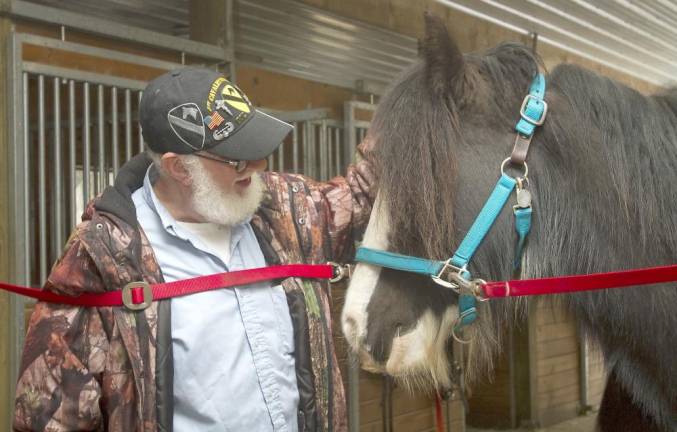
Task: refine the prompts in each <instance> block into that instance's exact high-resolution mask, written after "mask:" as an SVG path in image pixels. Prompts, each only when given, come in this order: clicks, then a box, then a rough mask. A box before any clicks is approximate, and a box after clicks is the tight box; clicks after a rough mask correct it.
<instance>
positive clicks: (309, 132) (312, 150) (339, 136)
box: [264, 108, 350, 181]
mask: <svg viewBox="0 0 677 432" xmlns="http://www.w3.org/2000/svg"><path fill="white" fill-rule="evenodd" d="M264 111H266V112H268V113H269V114H271V115H274V116H276V117H277V118H279V119H280V120H283V121H286V122H288V123H291V124H292V125H293V126H294V130H293V131H292V133H291V135H290V136H288V137H287V139H285V141H284V142H283V143H282V144H281V145H280V147H278V149H277V150H276V151H275V152H274V153H273V154H272V155H270V156H269V157H268V169H269V170H271V171H280V172H282V171H285V172H293V173H302V174H304V175H307V176H309V177H312V178H314V179H317V180H321V181H323V180H328V179H330V178H332V177H334V176H337V175H340V174H341V173H343V172H345V168H346V166H347V165H348V163H349V161H350V159H349V158H346V155H345V151H344V148H345V145H346V144H345V143H344V142H343V138H344V133H343V128H344V126H343V124H342V123H341V122H340V121H338V120H336V119H332V118H330V110H329V109H325V108H318V109H309V110H304V111H293V112H285V111H272V110H264Z"/></svg>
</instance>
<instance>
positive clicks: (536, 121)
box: [520, 94, 548, 126]
mask: <svg viewBox="0 0 677 432" xmlns="http://www.w3.org/2000/svg"><path fill="white" fill-rule="evenodd" d="M530 100H534V101H536V102H537V103H538V102H540V103H542V104H543V112H542V113H541V116H540V117H539V118H537V119H535V118H533V117H529V115H528V114H527V105H528V104H529V101H530ZM546 114H548V103H547V102H546V101H544V100H543V99H541V98H539V97H538V96H534V95H532V94H528V95H526V96H525V97H524V100H523V101H522V106H521V107H520V117H522V118H523V119H524V120H525V121H527V122H529V123H531V124H532V125H534V126H541V125H542V124H543V123H544V122H545V116H546Z"/></svg>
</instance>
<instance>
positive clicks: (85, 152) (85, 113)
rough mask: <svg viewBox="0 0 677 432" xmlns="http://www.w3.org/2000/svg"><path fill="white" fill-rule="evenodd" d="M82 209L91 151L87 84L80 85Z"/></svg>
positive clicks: (86, 200)
mask: <svg viewBox="0 0 677 432" xmlns="http://www.w3.org/2000/svg"><path fill="white" fill-rule="evenodd" d="M82 101H83V102H82V161H83V162H82V208H83V209H84V208H86V207H87V202H88V201H89V171H90V170H91V166H90V165H91V160H90V157H91V149H90V130H89V83H88V82H85V83H83V84H82Z"/></svg>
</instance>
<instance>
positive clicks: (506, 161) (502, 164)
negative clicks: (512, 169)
mask: <svg viewBox="0 0 677 432" xmlns="http://www.w3.org/2000/svg"><path fill="white" fill-rule="evenodd" d="M508 162H510V158H507V159H506V160H504V161H503V162H502V163H501V174H505V165H506V164H507V163H508ZM513 165H515V164H514V163H513ZM522 165H524V175H522V177H521V178H523V179H525V178H527V176H528V175H529V165H527V163H526V162H522Z"/></svg>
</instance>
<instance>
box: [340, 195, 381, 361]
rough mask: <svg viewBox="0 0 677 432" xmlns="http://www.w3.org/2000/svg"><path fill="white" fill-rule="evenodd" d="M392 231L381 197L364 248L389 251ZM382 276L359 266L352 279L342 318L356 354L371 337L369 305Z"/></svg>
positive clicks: (374, 269)
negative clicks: (390, 231)
mask: <svg viewBox="0 0 677 432" xmlns="http://www.w3.org/2000/svg"><path fill="white" fill-rule="evenodd" d="M389 229H390V227H389V221H388V214H387V211H386V210H385V208H384V207H383V206H382V205H381V200H380V199H379V197H378V196H377V197H376V202H374V209H373V210H372V213H371V217H370V218H369V224H368V225H367V231H366V232H365V234H364V241H363V242H362V245H363V246H365V247H369V248H374V249H382V250H387V249H388V232H389ZM380 274H381V267H378V266H373V265H370V264H358V265H357V267H356V268H355V272H354V273H353V275H352V277H351V278H350V285H349V286H348V292H347V293H346V300H345V304H344V305H343V313H342V314H341V326H342V328H343V334H344V336H345V337H346V340H347V341H348V343H349V344H350V346H351V347H352V348H353V349H354V350H359V349H360V345H361V342H362V341H363V340H364V338H365V336H366V334H367V305H369V300H370V299H371V296H372V295H373V294H374V289H375V288H376V283H377V282H378V278H379V275H380Z"/></svg>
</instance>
